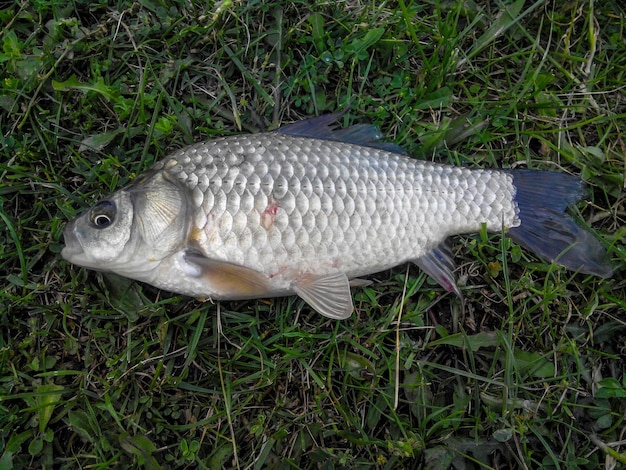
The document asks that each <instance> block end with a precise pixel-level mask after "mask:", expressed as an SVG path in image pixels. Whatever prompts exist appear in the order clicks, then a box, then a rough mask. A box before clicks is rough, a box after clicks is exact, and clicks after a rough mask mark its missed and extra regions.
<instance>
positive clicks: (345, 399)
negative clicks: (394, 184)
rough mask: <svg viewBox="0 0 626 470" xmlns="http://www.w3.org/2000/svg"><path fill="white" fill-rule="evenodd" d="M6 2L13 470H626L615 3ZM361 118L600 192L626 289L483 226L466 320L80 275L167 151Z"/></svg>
mask: <svg viewBox="0 0 626 470" xmlns="http://www.w3.org/2000/svg"><path fill="white" fill-rule="evenodd" d="M0 8H2V9H1V10H0V17H1V18H2V24H3V25H5V26H4V28H3V30H2V31H1V32H0V38H1V44H2V48H1V49H0V62H1V64H2V65H1V69H0V75H1V76H2V81H1V82H0V90H1V93H0V126H1V129H2V150H1V151H2V157H0V203H1V205H0V218H1V220H2V222H0V226H1V227H2V228H3V230H1V231H0V272H1V273H2V274H1V276H0V279H1V283H2V284H1V287H2V288H1V289H0V325H1V327H0V468H2V469H4V468H7V469H8V468H16V469H17V468H25V467H33V468H37V467H41V468H52V467H54V468H111V467H113V468H125V467H130V466H136V467H141V468H146V469H157V468H174V467H179V468H209V469H214V468H240V469H257V468H280V469H282V468H285V469H286V468H323V469H330V468H365V467H367V468H370V467H371V466H372V465H374V466H375V467H376V468H381V469H383V468H429V469H447V468H455V469H461V468H493V469H495V468H500V469H501V468H533V469H539V468H541V469H565V468H567V469H574V468H579V469H596V468H607V469H614V468H626V435H625V434H626V422H625V420H624V417H625V416H626V415H625V412H626V367H625V365H624V364H625V363H626V362H625V359H626V351H625V344H626V323H625V318H626V317H625V316H624V311H625V310H626V284H625V283H624V280H623V273H624V266H625V260H626V255H625V253H626V251H625V247H624V236H625V234H626V229H625V220H626V210H625V207H624V201H625V198H624V171H625V170H624V168H625V167H624V155H625V152H626V150H625V148H626V144H625V143H624V134H623V132H624V129H626V97H625V95H624V89H626V73H625V70H626V43H625V42H624V39H623V37H624V30H625V28H626V11H625V10H624V7H623V6H621V4H619V2H615V1H614V2H611V1H602V2H600V1H597V2H594V1H592V0H587V1H582V0H575V1H572V2H566V3H562V2H553V1H549V0H537V1H535V2H523V1H521V0H518V1H515V2H465V1H463V2H462V1H457V0H451V1H441V2H414V1H410V0H400V1H399V2H397V3H395V2H365V1H364V2H323V1H317V0H316V1H295V2H290V3H285V2H275V1H268V2H233V1H231V0H224V1H222V2H216V3H214V2H206V3H203V2H196V1H191V2H176V1H172V2H169V1H156V0H144V1H141V2H134V3H133V2H129V1H125V0H120V1H119V2H117V3H116V4H115V5H114V4H111V3H110V2H96V3H94V2H85V1H82V0H77V1H75V2H70V3H68V4H65V3H63V2H46V1H42V0H38V1H34V2H15V3H10V2H5V3H3V4H2V6H1V7H0ZM348 104H349V105H351V111H350V112H349V113H348V115H347V116H346V118H345V120H346V123H350V122H373V123H375V124H377V125H379V126H380V127H381V129H382V130H383V131H384V132H385V133H386V134H387V135H389V136H390V138H391V139H392V140H394V141H395V142H398V143H400V144H402V145H403V146H405V147H406V148H407V149H408V150H409V151H410V153H411V154H413V155H415V156H416V157H417V158H427V159H432V160H435V161H440V162H450V163H454V164H463V165H468V166H475V167H478V166H480V167H532V168H546V169H555V170H559V171H566V172H570V173H573V174H577V175H580V176H581V177H582V178H584V179H585V180H586V181H587V183H588V186H589V198H588V200H587V201H586V202H582V203H581V204H579V205H578V206H577V207H576V208H575V209H574V211H575V214H576V215H577V217H578V218H579V219H580V220H581V223H583V224H586V225H588V226H590V227H591V228H592V230H594V231H595V232H596V233H597V234H598V235H599V236H600V237H601V238H602V240H604V241H605V243H606V245H607V246H608V247H609V251H610V253H611V256H612V258H613V260H614V262H615V266H616V275H615V276H614V277H613V278H612V279H608V280H602V279H598V278H595V277H593V276H583V275H575V274H572V273H570V272H567V271H564V270H562V269H560V268H558V267H555V266H553V265H550V264H546V263H544V262H542V261H540V260H538V259H537V258H535V257H534V256H533V255H532V254H530V253H528V252H526V251H524V250H521V249H520V248H519V247H517V246H514V245H512V244H511V242H510V241H509V240H508V239H506V238H504V239H503V238H501V237H499V236H498V235H493V236H491V235H487V234H484V233H483V234H478V235H476V236H469V237H461V238H459V239H457V240H456V241H455V250H454V251H455V254H456V259H457V263H458V265H459V278H460V282H461V284H462V290H463V292H464V295H465V297H466V308H465V311H464V312H462V311H461V310H460V305H459V302H458V300H457V299H455V298H453V297H452V296H451V295H449V294H446V293H444V292H443V291H442V290H441V289H440V288H439V287H438V286H437V285H435V284H434V283H433V282H432V281H431V280H430V279H428V278H426V277H425V276H424V275H423V274H422V273H420V272H419V271H418V270H417V269H416V268H414V267H411V268H410V269H409V270H408V271H407V268H406V267H402V266H400V267H398V268H397V269H396V270H393V271H391V272H387V273H380V274H377V275H374V276H372V279H374V280H375V281H376V282H375V283H373V284H372V285H371V286H369V287H367V288H364V289H361V290H357V291H356V292H355V294H354V298H355V303H356V305H357V311H356V312H355V314H354V315H353V317H352V318H350V319H349V320H346V321H342V322H337V321H331V320H328V319H325V318H321V317H320V316H318V315H316V314H315V313H314V312H312V311H311V310H310V309H309V308H308V307H307V306H305V305H304V304H303V303H302V302H301V301H299V300H298V299H296V298H284V299H265V300H258V301H248V302H237V303H233V302H225V303H222V304H221V305H215V304H212V303H200V302H198V301H195V300H191V299H188V298H184V297H180V296H175V295H172V294H168V293H165V292H159V291H157V290H155V289H153V288H151V287H149V286H146V285H141V284H138V283H132V282H130V281H127V280H124V279H121V278H117V277H113V276H108V275H100V274H96V273H94V272H88V271H85V270H82V269H78V268H76V267H73V266H70V265H68V263H66V262H65V261H63V260H62V259H61V257H60V255H59V252H60V250H61V248H62V230H63V227H64V224H65V222H66V221H67V220H69V219H71V218H73V217H74V216H76V215H77V214H78V213H79V212H80V211H82V210H84V209H85V208H87V207H88V206H90V205H91V204H92V203H93V202H95V201H96V200H97V199H98V198H99V197H100V196H102V195H104V194H106V193H108V192H110V191H113V190H115V189H116V188H119V187H121V186H122V185H124V184H126V183H127V182H129V181H131V180H132V179H133V178H134V177H135V176H136V175H138V174H139V173H140V172H141V171H143V170H144V169H145V168H147V167H148V166H149V165H150V164H151V163H152V162H153V161H155V160H157V159H159V158H162V157H164V156H165V155H166V154H167V153H168V152H169V151H171V150H173V149H176V148H179V147H181V146H183V145H185V144H188V143H191V142H193V141H197V140H200V139H207V138H211V137H212V136H215V135H223V134H230V133H236V132H252V131H257V130H261V129H268V128H275V127H277V126H278V125H279V124H281V123H286V122H290V121H292V120H295V119H298V118H301V117H306V116H312V115H316V114H321V113H325V112H330V111H335V110H337V109H338V108H340V107H342V106H345V105H348Z"/></svg>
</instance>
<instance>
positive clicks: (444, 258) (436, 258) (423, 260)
mask: <svg viewBox="0 0 626 470" xmlns="http://www.w3.org/2000/svg"><path fill="white" fill-rule="evenodd" d="M413 262H414V263H415V264H417V265H418V266H419V267H420V268H421V269H422V270H423V271H424V272H425V273H426V274H428V275H429V276H430V277H432V278H433V279H435V280H436V281H437V283H438V284H439V285H440V286H441V287H443V288H444V289H445V290H447V291H448V292H454V293H455V294H456V295H457V296H458V297H459V298H460V299H463V294H462V293H461V289H459V287H458V286H457V285H456V276H455V275H454V270H455V269H456V265H455V264H454V259H453V258H452V252H451V250H450V245H449V244H448V242H447V241H444V242H443V243H441V244H440V245H439V246H438V247H436V248H434V249H432V250H431V251H429V252H428V253H426V254H425V255H423V256H420V257H419V258H417V259H416V260H413Z"/></svg>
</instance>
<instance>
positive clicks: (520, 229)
mask: <svg viewBox="0 0 626 470" xmlns="http://www.w3.org/2000/svg"><path fill="white" fill-rule="evenodd" d="M336 117H337V116H336V115H328V116H322V117H318V118H312V119H308V120H304V121H299V122H297V123H294V124H291V125H287V126H284V127H282V128H280V129H279V130H278V131H277V132H265V133H259V134H251V135H237V136H228V137H221V138H217V139H213V140H210V141H207V142H202V143H198V144H194V145H191V146H189V147H186V148H183V149H181V150H178V151H176V152H174V153H172V154H171V155H169V156H168V157H166V158H165V159H164V160H162V161H160V162H157V163H156V164H154V165H153V166H152V168H150V169H149V170H148V171H147V172H145V173H144V174H142V175H140V176H139V177H138V178H137V179H136V180H135V181H134V182H133V183H132V184H130V185H129V186H128V187H126V188H123V189H121V190H119V191H117V192H116V193H114V194H113V195H111V196H109V197H107V198H105V199H103V200H102V201H100V202H98V203H97V204H96V205H95V206H94V207H93V208H91V209H90V210H89V211H87V212H86V213H85V214H83V215H82V216H80V217H79V218H78V219H76V220H74V221H72V222H70V223H69V224H68V226H67V227H66V229H65V232H64V236H65V242H66V247H65V248H64V249H63V252H62V256H63V257H64V258H65V259H67V260H69V261H70V262H72V263H75V264H77V265H80V266H84V267H87V268H92V269H97V270H102V271H111V272H115V273H117V274H120V275H122V276H126V277H129V278H132V279H137V280H139V281H143V282H146V283H149V284H151V285H154V286H156V287H159V288H162V289H165V290H168V291H173V292H177V293H181V294H185V295H189V296H193V297H204V298H212V299H217V300H219V299H231V300H234V299H247V298H260V297H274V296H283V295H292V294H297V295H299V296H300V297H302V298H303V299H304V300H305V301H307V302H308V303H309V304H310V305H311V306H312V307H313V308H314V309H315V310H317V311H318V312H319V313H321V314H323V315H326V316H328V317H331V318H346V317H348V316H350V314H351V312H352V310H353V306H352V300H351V294H350V282H351V280H352V282H353V284H354V283H355V281H354V279H356V278H358V277H359V276H364V275H367V274H371V273H374V272H378V271H382V270H385V269H388V268H391V267H393V266H396V265H399V264H402V263H405V262H407V261H412V262H414V263H416V264H418V265H419V266H420V267H422V268H423V269H424V270H425V271H426V272H427V273H428V274H430V275H432V276H433V277H435V279H436V280H437V281H438V282H439V283H440V284H441V285H442V286H444V287H445V288H446V289H447V290H449V291H456V292H457V293H459V291H458V288H457V287H456V283H455V280H454V273H453V271H454V263H453V261H452V259H451V256H450V254H449V252H448V251H447V250H446V249H445V244H444V243H443V242H444V241H445V240H446V239H447V238H448V237H449V236H451V235H456V234H461V233H471V232H477V231H479V230H480V229H481V227H482V226H483V224H484V225H486V228H487V230H489V231H502V229H503V228H505V229H507V230H508V231H509V233H510V234H511V236H513V238H514V239H516V241H518V242H519V243H521V244H522V245H524V246H526V247H528V248H530V249H531V250H533V251H535V252H537V253H538V254H539V255H540V256H543V257H546V258H548V259H552V260H554V259H557V260H558V262H560V263H561V264H563V265H565V266H567V267H569V268H570V269H574V270H577V271H581V272H587V273H593V274H597V275H600V276H605V277H606V276H610V275H611V273H612V269H611V267H610V265H609V264H608V262H607V261H606V258H605V255H604V250H603V248H602V246H601V245H600V243H599V242H598V241H597V240H596V239H595V238H594V237H593V236H592V235H591V234H590V233H589V232H586V231H585V230H583V229H582V228H581V227H579V226H578V225H576V224H575V223H574V222H573V220H572V219H571V218H570V217H569V216H568V215H567V214H566V213H565V212H564V211H565V209H566V207H567V206H568V205H570V204H572V203H574V202H576V201H577V200H579V199H580V198H581V197H583V196H584V194H585V193H584V189H583V186H582V183H581V182H580V180H578V179H577V178H575V177H571V176H568V175H564V174H560V173H553V172H535V171H529V170H484V169H467V168H463V167H453V166H449V165H442V164H437V163H431V162H425V161H419V160H415V159H412V158H410V157H408V156H406V155H405V154H404V152H403V151H402V149H400V148H399V147H397V146H394V145H393V144H387V143H383V142H380V141H379V140H378V139H379V137H380V135H379V134H378V133H377V130H376V129H375V128H374V127H372V126H366V125H357V126H353V127H350V128H347V129H340V130H335V129H333V128H332V127H331V124H332V122H333V121H334V120H335V119H336ZM550 237H553V239H552V240H551V239H550ZM356 283H357V284H358V281H356Z"/></svg>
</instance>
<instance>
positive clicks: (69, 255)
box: [61, 222, 84, 262]
mask: <svg viewBox="0 0 626 470" xmlns="http://www.w3.org/2000/svg"><path fill="white" fill-rule="evenodd" d="M63 240H64V242H65V246H64V247H63V249H62V250H61V256H62V257H63V258H64V259H66V260H68V261H70V262H71V261H72V259H74V258H76V256H78V255H81V254H82V253H84V250H83V247H82V245H81V243H80V240H79V239H78V237H77V236H76V234H75V233H74V224H73V223H72V222H70V223H68V224H67V225H66V226H65V229H64V230H63Z"/></svg>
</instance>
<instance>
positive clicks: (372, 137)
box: [275, 112, 407, 155]
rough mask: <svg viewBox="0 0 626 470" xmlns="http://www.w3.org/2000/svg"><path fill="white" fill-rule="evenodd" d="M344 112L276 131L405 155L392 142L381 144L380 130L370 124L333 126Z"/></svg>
mask: <svg viewBox="0 0 626 470" xmlns="http://www.w3.org/2000/svg"><path fill="white" fill-rule="evenodd" d="M343 114H344V112H338V113H332V114H323V115H321V116H317V117H312V118H308V119H302V120H300V121H296V122H292V123H291V124H286V125H284V126H281V127H279V128H278V129H276V131H275V132H278V133H280V134H288V135H298V136H301V137H312V138H314V139H324V140H334V141H337V142H346V143H350V144H356V145H363V146H365V147H373V148H377V149H380V150H386V151H387V152H393V153H400V154H403V155H406V153H407V152H406V150H404V149H403V148H402V147H400V146H399V145H398V144H394V143H393V142H382V141H381V140H380V139H381V138H382V137H383V135H382V133H381V132H380V130H379V129H378V128H377V127H376V126H374V125H372V124H355V125H353V126H350V127H346V128H345V129H338V128H337V126H336V125H335V124H336V123H337V121H338V120H339V118H340V117H341V116H343Z"/></svg>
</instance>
